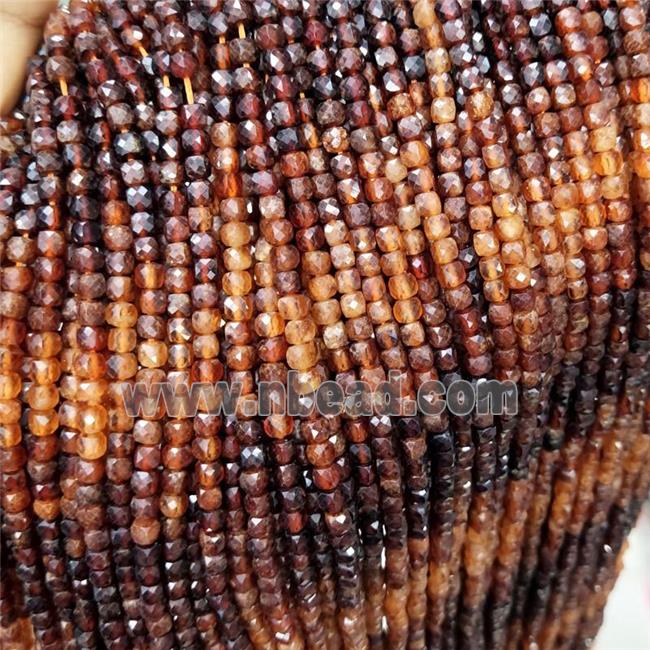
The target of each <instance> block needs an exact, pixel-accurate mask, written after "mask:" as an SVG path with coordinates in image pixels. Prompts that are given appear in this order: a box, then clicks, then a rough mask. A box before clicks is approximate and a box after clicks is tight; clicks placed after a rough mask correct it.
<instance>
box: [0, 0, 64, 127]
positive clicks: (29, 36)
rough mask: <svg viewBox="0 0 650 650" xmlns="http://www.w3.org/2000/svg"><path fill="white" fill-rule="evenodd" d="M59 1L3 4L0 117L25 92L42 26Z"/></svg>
mask: <svg viewBox="0 0 650 650" xmlns="http://www.w3.org/2000/svg"><path fill="white" fill-rule="evenodd" d="M56 5H57V2H56V0H0V61H4V62H5V65H4V66H3V70H2V72H0V115H3V116H4V115H6V114H7V113H9V111H11V109H12V108H13V107H14V106H15V105H16V102H17V101H18V99H19V98H20V94H21V92H22V90H23V83H24V81H25V66H26V63H27V60H28V59H29V57H30V56H32V54H34V52H35V51H36V49H37V48H38V45H39V43H40V41H41V38H42V34H43V25H44V24H45V21H46V20H47V17H48V16H49V14H50V12H52V11H53V10H54V9H56Z"/></svg>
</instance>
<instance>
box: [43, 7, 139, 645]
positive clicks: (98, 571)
mask: <svg viewBox="0 0 650 650" xmlns="http://www.w3.org/2000/svg"><path fill="white" fill-rule="evenodd" d="M68 19H69V15H68V14H67V13H61V14H55V15H54V16H53V17H52V18H50V20H49V21H48V26H47V27H48V28H49V29H50V30H51V39H52V41H53V42H54V43H57V42H58V43H59V44H63V43H66V44H68V43H69V42H70V41H71V32H70V27H69V26H68V24H67V23H68ZM76 20H77V21H78V24H79V26H81V25H83V24H84V23H87V22H89V21H90V22H92V21H91V19H90V14H88V13H87V12H86V13H80V14H77V15H76ZM55 58H56V59H57V66H56V67H55V68H54V69H53V70H51V71H50V70H48V77H49V78H50V81H51V82H52V83H53V84H56V81H57V79H59V84H60V87H61V93H62V96H61V97H60V98H58V99H57V100H55V107H57V104H58V107H59V110H60V113H61V117H62V118H63V120H64V121H62V122H61V123H60V124H59V126H58V129H57V138H58V141H59V144H60V145H61V147H62V149H63V150H64V153H65V158H66V163H67V165H68V166H69V170H68V177H67V178H68V182H67V189H68V193H69V194H70V195H71V197H70V200H69V205H68V209H69V210H70V222H69V225H68V226H67V227H66V235H67V237H68V246H69V248H68V260H67V261H68V270H69V276H68V279H67V282H68V286H69V290H68V296H67V299H66V306H65V315H66V317H67V318H68V319H69V322H68V323H67V325H66V326H65V328H64V341H65V346H66V349H64V352H63V355H64V356H63V366H64V369H65V370H66V371H67V372H68V373H69V375H68V380H69V383H68V385H67V386H66V393H67V394H66V397H67V398H68V399H69V400H70V401H69V402H68V411H67V412H66V419H67V421H68V424H69V426H70V428H72V429H73V430H77V431H76V435H75V440H74V444H75V445H76V452H77V457H76V462H75V465H74V474H75V480H76V490H75V495H74V499H75V504H76V508H77V511H76V515H77V520H78V523H79V524H80V525H81V527H82V530H83V541H84V545H85V547H86V556H85V559H86V563H87V566H88V573H89V579H90V583H91V584H92V587H93V600H94V601H96V602H97V604H98V607H97V614H98V617H99V632H100V635H101V636H102V638H103V639H104V641H105V642H106V643H108V644H115V645H116V647H123V646H124V647H125V646H126V645H127V643H128V642H127V639H126V628H125V625H124V620H123V619H124V614H123V611H122V606H121V599H120V597H119V592H118V589H117V584H116V580H115V576H114V573H113V566H112V558H111V555H112V554H111V549H110V535H109V533H108V531H107V530H106V526H105V523H106V508H105V505H104V494H103V483H104V475H105V455H106V451H107V437H106V434H107V427H108V414H107V411H106V407H105V405H104V402H105V393H106V391H107V388H108V385H107V382H106V381H105V374H106V357H105V349H106V344H107V334H106V330H105V304H104V294H105V291H106V283H105V278H104V275H103V267H104V264H105V256H104V252H103V247H102V246H101V244H102V243H103V242H102V236H101V228H100V226H99V224H97V223H95V221H96V220H97V218H98V214H97V212H98V206H97V205H96V203H95V201H94V200H93V198H92V197H91V196H89V192H90V191H91V189H92V184H93V182H94V172H93V171H92V164H93V161H92V156H91V153H90V150H89V149H88V148H87V147H86V146H85V144H83V140H84V134H83V133H82V130H81V128H80V124H81V123H83V122H84V121H85V119H86V115H85V112H84V111H83V108H84V107H83V105H82V100H83V101H84V102H85V101H87V97H85V96H81V95H79V96H75V97H72V96H69V95H68V87H67V83H68V82H71V81H72V80H73V71H74V70H75V68H74V64H73V62H72V60H71V59H69V58H67V57H64V56H61V57H55ZM51 60H52V59H50V61H51ZM68 71H69V72H68ZM66 72H68V79H67V82H66V83H60V79H61V78H63V75H64V74H65V73H66ZM72 319H74V322H73V321H72ZM61 422H62V423H63V417H61ZM69 442H73V441H72V439H69Z"/></svg>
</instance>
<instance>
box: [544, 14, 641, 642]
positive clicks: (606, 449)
mask: <svg viewBox="0 0 650 650" xmlns="http://www.w3.org/2000/svg"><path fill="white" fill-rule="evenodd" d="M644 16H645V14H644V12H643V11H642V10H641V9H640V8H630V9H629V10H626V18H625V19H624V22H626V24H628V25H630V26H633V31H635V30H636V29H637V28H638V26H640V25H645V20H644ZM602 19H603V22H604V26H605V28H606V29H607V30H610V43H611V49H612V50H614V51H616V50H617V49H618V50H619V51H620V50H621V49H622V43H623V36H622V33H621V31H620V29H619V24H618V11H617V9H616V7H606V8H605V11H604V12H603V14H602ZM639 20H642V23H640V22H639ZM634 26H636V27H634ZM629 40H632V41H634V39H628V42H629ZM642 42H643V41H641V43H642ZM641 43H639V45H636V46H635V48H638V47H639V46H640V47H641V52H643V50H644V49H645V50H646V51H647V46H645V47H644V46H643V45H641ZM610 51H611V50H610ZM609 65H612V64H611V63H610V64H609ZM616 71H617V73H618V74H619V75H620V76H621V77H622V79H623V83H622V84H621V86H620V88H619V90H620V92H621V97H622V99H623V100H624V106H623V109H622V114H623V115H624V116H625V115H626V110H627V109H626V105H625V104H627V101H629V97H630V93H629V88H630V86H629V85H628V84H629V82H628V83H626V78H627V74H628V70H627V69H626V67H625V66H622V65H617V66H616ZM626 100H627V101H626ZM632 141H633V147H634V138H632ZM633 169H634V168H633ZM629 215H630V216H631V211H630V213H629ZM628 218H629V216H628ZM628 251H630V252H631V253H632V254H631V255H630V254H629V252H628ZM616 253H617V254H616ZM633 254H634V247H633V245H632V244H630V243H629V242H626V244H625V245H624V246H621V247H620V248H619V250H617V251H615V253H613V255H612V265H613V266H615V268H617V269H620V271H619V273H621V274H623V275H624V276H629V274H630V273H634V264H633ZM630 262H632V265H631V268H630ZM616 273H617V272H616V271H614V277H615V278H616ZM634 294H635V291H634V289H633V288H632V289H619V288H618V287H617V288H616V291H615V293H614V305H613V309H614V311H613V322H612V337H610V342H609V345H608V349H607V350H606V355H607V356H606V359H605V361H604V364H603V368H602V370H601V377H600V380H601V381H600V387H601V391H603V390H604V391H605V392H606V393H608V394H611V393H613V395H616V394H618V391H622V389H623V386H624V385H625V384H624V383H623V382H622V378H621V372H622V370H623V356H624V355H625V354H627V353H628V351H629V349H630V346H629V343H630V341H629V334H628V332H629V322H630V314H631V312H632V309H633V306H634ZM628 358H630V357H629V356H628ZM627 393H628V391H627V390H626V391H625V393H624V394H626V395H627ZM626 399H627V397H626ZM621 433H622V431H621V427H614V428H613V430H612V431H611V432H610V433H609V435H608V436H607V438H606V440H605V443H604V446H603V457H602V460H601V463H600V469H599V477H598V483H597V484H596V488H595V490H594V494H593V499H592V503H593V505H592V506H591V507H592V509H593V514H592V516H590V517H589V524H588V526H587V529H586V531H585V532H584V534H583V542H582V547H581V549H580V558H579V561H578V562H579V563H578V567H577V569H576V571H575V573H574V576H573V577H572V578H571V579H570V582H569V584H570V585H571V593H570V594H569V596H568V597H567V599H566V600H567V607H566V608H565V614H564V616H562V617H558V619H559V620H556V621H553V620H552V618H551V616H552V614H553V609H552V608H551V611H550V613H549V615H548V616H547V629H549V627H550V632H549V633H548V634H546V639H547V645H550V644H552V643H553V642H554V641H555V635H557V634H558V633H559V634H560V643H562V642H564V643H565V644H566V642H567V640H570V639H572V638H573V635H575V633H576V626H577V624H578V622H579V621H578V620H577V616H576V613H577V612H578V611H579V610H578V604H579V603H582V602H585V597H586V594H585V592H586V590H587V585H588V575H589V573H588V572H589V571H590V564H591V563H592V561H593V558H594V556H595V554H596V549H597V548H599V547H600V544H601V543H602V534H604V530H603V528H604V524H605V523H606V522H605V520H604V515H605V513H606V511H607V509H608V506H607V505H606V504H607V503H608V502H611V499H612V498H613V493H612V487H611V485H612V482H613V480H614V479H613V478H612V474H613V472H615V471H616V469H617V467H618V464H619V463H620V453H621V438H620V436H621ZM617 434H618V435H617ZM619 469H620V468H619ZM603 504H605V505H603ZM601 508H603V510H601ZM599 529H600V530H599ZM599 538H600V541H597V540H598V539H599ZM554 600H556V601H560V602H561V603H563V602H564V599H563V598H561V597H558V596H555V595H554ZM558 607H559V606H558ZM563 640H564V641H563Z"/></svg>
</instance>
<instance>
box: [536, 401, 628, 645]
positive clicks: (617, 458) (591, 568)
mask: <svg viewBox="0 0 650 650" xmlns="http://www.w3.org/2000/svg"><path fill="white" fill-rule="evenodd" d="M610 431H611V433H610V435H609V437H608V438H606V439H605V441H604V443H603V452H602V456H601V460H600V465H599V467H598V472H597V477H596V481H595V485H594V490H593V495H594V505H595V504H596V501H595V498H596V497H600V500H599V501H598V505H597V506H596V507H592V510H591V512H590V513H588V514H589V520H588V522H587V525H586V526H585V528H584V530H583V531H581V535H580V538H579V539H578V542H577V544H576V543H574V544H576V545H577V548H571V547H569V548H568V549H567V548H565V549H563V553H564V552H566V553H567V555H566V556H562V557H563V558H564V557H568V558H569V559H570V560H571V563H570V564H569V566H567V567H566V568H565V567H563V566H562V564H567V563H566V561H565V562H563V563H562V564H561V565H560V566H561V567H562V571H561V573H560V574H559V575H558V576H556V578H555V582H554V584H553V590H555V589H556V588H557V587H558V586H562V587H563V588H564V592H563V594H562V596H561V597H558V595H556V593H555V592H553V593H552V597H551V600H550V603H549V610H548V612H547V615H546V622H545V624H544V628H543V630H542V635H541V638H540V643H541V644H542V647H544V648H550V647H554V644H555V643H557V644H558V645H566V640H568V639H573V637H574V636H575V634H576V633H577V631H578V628H579V625H580V616H581V613H582V612H581V610H580V609H579V605H578V603H584V602H587V601H588V598H589V590H590V588H591V584H592V583H591V582H590V580H589V578H590V577H594V576H591V575H590V574H592V573H595V570H596V562H597V559H598V556H599V549H600V548H601V544H603V543H604V538H603V537H599V536H598V534H597V533H598V532H600V527H601V526H602V524H603V522H604V521H606V520H607V517H608V515H609V511H610V509H611V507H612V505H613V504H614V501H615V498H616V496H617V491H618V488H619V487H620V485H621V481H622V477H623V468H624V466H625V464H624V461H625V454H626V452H627V450H628V449H629V446H630V442H631V440H632V439H633V437H634V421H633V414H632V413H630V411H629V400H628V399H627V398H622V399H621V405H620V407H619V413H618V416H617V417H616V418H615V419H614V422H613V423H612V426H611V427H610ZM613 463H616V465H614V464H613ZM603 533H604V531H603ZM596 539H597V540H598V541H597V542H596V541H595V540H596ZM596 544H597V545H596ZM576 564H577V568H576V570H575V572H573V573H572V570H573V567H574V566H575V565H576ZM574 581H575V582H574ZM578 595H579V597H580V600H579V601H578ZM552 616H555V617H556V618H555V619H553V618H551V617H552ZM563 640H564V641H563Z"/></svg>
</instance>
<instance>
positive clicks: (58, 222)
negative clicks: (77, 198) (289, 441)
mask: <svg viewBox="0 0 650 650" xmlns="http://www.w3.org/2000/svg"><path fill="white" fill-rule="evenodd" d="M45 34H46V45H47V47H48V48H49V49H50V50H51V51H54V52H56V53H57V55H58V56H57V64H56V65H53V66H52V67H51V68H49V69H47V70H46V72H47V76H48V78H49V80H50V82H51V85H52V88H51V89H50V88H46V87H43V88H42V94H40V96H39V98H34V101H33V102H32V110H33V114H32V116H31V123H32V125H33V132H32V151H33V152H34V153H35V154H36V156H37V158H36V170H37V171H39V172H41V170H40V169H39V167H40V166H41V165H44V166H47V165H48V162H49V163H51V161H53V160H54V159H55V157H56V156H57V154H58V151H59V145H62V144H63V143H62V139H63V138H62V137H61V136H63V135H64V134H65V133H68V134H73V136H76V137H79V136H80V135H81V131H80V129H79V128H74V127H73V128H72V129H69V128H68V129H65V130H63V131H61V132H60V133H59V132H57V131H55V130H54V129H55V127H56V125H57V121H59V120H61V119H65V118H64V113H65V112H66V111H67V110H69V109H70V108H72V111H73V112H74V111H75V107H74V101H75V99H76V97H75V98H71V97H69V95H68V82H69V81H72V80H73V78H74V74H75V68H74V65H73V63H72V61H71V60H70V59H68V58H67V57H66V56H64V53H65V54H67V47H68V45H69V41H68V35H67V27H66V25H65V22H64V17H63V16H59V17H58V20H57V19H56V18H54V19H51V20H50V21H48V24H47V25H46V31H45ZM55 71H58V72H59V73H60V75H61V78H63V81H60V80H59V78H58V77H59V74H56V73H55ZM57 93H58V96H57V97H56V99H54V96H55V95H56V94H57ZM73 93H74V94H75V95H76V94H77V88H76V86H75V87H73ZM65 117H69V115H66V116H65ZM39 152H42V153H40V154H39ZM46 152H48V153H49V154H50V157H48V156H47V154H46ZM81 158H83V156H82V157H81ZM74 159H75V157H74V156H73V157H72V159H67V160H66V163H67V165H68V169H69V166H70V165H71V164H74ZM59 163H61V159H59ZM62 168H63V165H61V167H59V168H58V169H56V172H59V173H60V172H61V171H62ZM43 171H44V172H46V173H45V176H44V178H43V181H42V183H43V185H42V187H39V192H38V193H39V198H40V200H41V202H42V203H41V206H40V207H39V208H38V209H37V221H38V225H39V234H38V236H37V249H38V253H39V255H40V259H39V260H37V262H36V266H35V268H37V269H38V274H37V278H36V279H37V280H40V281H41V282H37V283H35V285H34V289H35V290H36V291H35V292H33V296H32V305H33V306H32V307H31V308H30V312H29V313H28V316H27V320H28V323H30V327H31V328H32V329H33V330H36V332H38V333H37V334H35V335H34V336H33V337H29V338H28V341H27V343H28V346H27V347H28V352H29V354H30V356H31V357H32V358H33V359H34V360H37V359H43V362H44V364H43V365H48V360H49V359H53V358H54V357H56V356H57V355H59V354H61V335H60V334H59V333H58V332H59V330H60V326H61V312H60V310H59V308H60V307H61V305H62V303H63V297H64V295H65V288H64V282H65V278H64V269H65V261H64V259H63V258H64V255H65V249H66V241H65V235H64V232H63V231H64V227H65V225H67V224H64V217H63V214H62V210H61V207H60V204H59V202H60V201H61V200H62V198H63V194H64V190H63V182H62V179H60V178H59V177H58V175H57V174H56V173H55V169H54V168H52V167H49V168H47V167H45V168H44V169H43ZM41 173H42V172H41ZM64 177H65V175H64ZM82 184H83V181H82ZM75 207H77V206H74V205H73V206H71V209H72V210H74V208H75ZM39 262H40V264H39ZM49 273H51V275H49V276H48V274H49ZM48 281H51V282H48ZM48 285H49V286H48ZM64 309H65V307H64ZM63 337H64V338H65V334H64V335H63ZM73 337H74V334H73ZM74 345H75V346H76V340H75V342H74ZM53 365H54V368H53V371H54V374H52V375H49V373H46V375H45V376H44V377H43V378H42V379H40V381H42V382H43V387H42V390H43V391H44V393H43V394H44V395H46V394H47V395H48V398H47V399H48V400H49V402H50V405H51V409H49V410H46V411H45V412H44V413H43V415H44V418H43V421H42V422H39V420H40V418H38V417H37V415H38V414H37V410H36V409H33V410H32V418H31V419H30V420H31V421H30V423H29V424H30V429H31V430H32V432H33V433H37V428H38V432H40V433H42V434H44V435H50V436H52V438H51V440H52V442H54V441H55V438H54V434H55V431H56V427H57V425H58V423H59V418H57V417H56V415H55V412H54V411H53V409H54V407H55V406H56V405H57V403H58V401H59V389H58V388H57V387H56V379H58V375H59V372H60V369H64V368H65V365H66V361H65V360H64V359H63V358H61V360H60V365H59V361H58V360H57V361H56V363H55V364H53ZM37 369H38V366H33V370H36V371H37V372H38V370H37ZM37 372H36V373H34V375H33V377H34V379H35V380H36V381H35V383H36V384H37V386H36V387H35V388H36V389H38V388H39V387H38V383H39V379H37V377H36V374H37ZM48 384H52V386H51V387H48ZM48 388H49V390H48ZM52 389H54V390H52ZM60 390H61V397H64V396H65V392H64V391H65V390H66V389H65V388H64V381H63V380H62V381H61V384H60ZM68 390H69V391H70V392H72V393H73V394H74V392H75V391H76V384H71V385H69V386H68ZM28 395H29V394H28V393H27V394H26V395H25V397H26V398H27V397H28ZM26 401H27V400H26ZM27 404H28V405H30V403H29V401H27ZM31 406H33V404H31ZM77 416H78V413H77V412H76V411H75V412H74V415H73V417H74V418H75V422H76V423H78V420H77V419H76V418H77ZM59 417H60V422H61V424H64V417H63V416H62V415H61V412H60V413H59ZM39 425H40V426H39ZM61 434H62V435H61V439H62V443H61V446H62V449H63V450H65V451H69V452H70V453H71V456H70V460H72V459H73V458H74V460H75V461H77V460H78V458H77V457H76V453H77V451H78V448H77V444H78V437H77V434H76V432H75V433H74V434H73V435H67V436H66V435H65V433H64V432H61ZM55 448H57V451H58V445H57V446H55ZM53 466H54V467H55V466H56V465H55V464H54V463H53ZM59 479H60V486H61V490H62V492H63V497H65V498H63V497H62V499H61V512H62V513H63V516H64V517H69V516H70V515H72V517H75V518H76V516H77V513H76V511H77V506H78V502H77V499H76V492H77V488H78V485H77V476H76V465H75V464H73V463H70V464H68V465H67V466H66V465H64V466H63V468H62V471H61V474H60V477H59ZM91 489H92V488H91ZM73 513H74V514H73ZM81 523H82V522H81V520H79V521H78V523H77V522H75V523H74V524H72V525H71V526H70V527H69V528H68V527H67V526H66V524H67V522H65V521H63V522H62V530H63V531H64V534H65V535H66V536H67V537H68V540H70V538H73V539H74V540H75V542H74V543H70V541H68V543H67V544H66V550H67V552H68V554H69V555H70V557H72V558H73V560H72V562H70V564H69V566H68V570H71V569H74V568H78V570H79V573H78V574H77V575H75V574H74V572H73V571H71V573H73V579H72V585H71V586H72V591H73V593H74V594H75V596H76V599H75V600H76V603H75V604H76V608H75V622H76V623H77V626H78V628H79V629H80V630H81V631H82V633H88V634H87V638H88V641H89V642H90V643H92V640H93V636H94V628H95V626H96V622H95V619H96V616H97V614H96V610H95V608H94V606H92V605H90V602H89V601H91V600H92V591H93V589H92V588H91V584H89V583H87V582H86V583H85V585H83V582H82V581H83V580H85V579H87V578H88V573H87V571H88V568H89V567H87V566H86V559H87V558H84V551H85V550H86V548H85V540H84V539H83V531H82V528H81V527H80V525H79V524H81ZM75 578H78V579H79V580H78V582H76V583H75ZM82 585H83V586H82ZM77 587H81V588H80V589H79V590H77Z"/></svg>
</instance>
